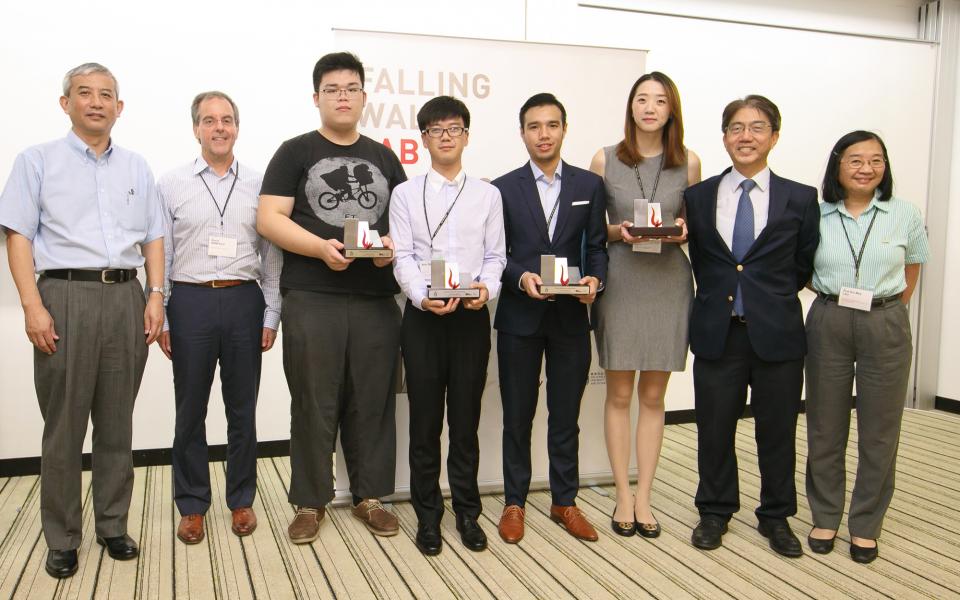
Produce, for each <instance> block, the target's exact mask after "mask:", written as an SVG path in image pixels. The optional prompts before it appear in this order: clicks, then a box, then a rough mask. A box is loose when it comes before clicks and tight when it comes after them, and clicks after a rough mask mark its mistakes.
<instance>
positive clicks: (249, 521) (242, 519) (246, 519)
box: [230, 506, 257, 537]
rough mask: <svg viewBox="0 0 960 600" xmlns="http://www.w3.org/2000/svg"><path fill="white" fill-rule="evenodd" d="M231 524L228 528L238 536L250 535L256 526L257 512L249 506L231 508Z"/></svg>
mask: <svg viewBox="0 0 960 600" xmlns="http://www.w3.org/2000/svg"><path fill="white" fill-rule="evenodd" d="M232 512H233V526H232V527H231V528H230V529H232V530H233V532H234V533H235V534H237V535H239V536H240V537H243V536H245V535H250V534H251V533H253V530H254V529H256V528H257V514H256V513H255V512H253V509H252V508H250V507H249V506H246V507H244V508H235V509H233V511H232Z"/></svg>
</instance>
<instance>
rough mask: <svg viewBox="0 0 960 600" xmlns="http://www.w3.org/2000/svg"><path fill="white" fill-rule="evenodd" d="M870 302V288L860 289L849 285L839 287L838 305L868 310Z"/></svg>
mask: <svg viewBox="0 0 960 600" xmlns="http://www.w3.org/2000/svg"><path fill="white" fill-rule="evenodd" d="M872 303H873V292H871V291H870V290H860V289H857V288H851V287H842V288H840V298H839V300H838V301H837V305H838V306H844V307H846V308H852V309H855V310H862V311H866V312H870V305H871V304H872Z"/></svg>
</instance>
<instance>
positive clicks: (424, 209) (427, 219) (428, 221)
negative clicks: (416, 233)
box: [423, 173, 467, 258]
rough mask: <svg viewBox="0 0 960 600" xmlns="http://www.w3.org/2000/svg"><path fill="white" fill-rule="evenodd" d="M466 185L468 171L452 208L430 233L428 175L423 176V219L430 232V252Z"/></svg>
mask: <svg viewBox="0 0 960 600" xmlns="http://www.w3.org/2000/svg"><path fill="white" fill-rule="evenodd" d="M465 187H467V174H466V173H464V174H463V183H462V184H460V189H459V190H458V191H457V196H456V197H455V198H454V199H453V202H452V203H451V204H450V208H448V209H447V212H446V213H444V215H443V218H442V219H440V224H439V225H437V228H436V229H434V230H433V233H430V217H428V216H427V176H426V175H424V176H423V220H424V221H426V223H427V233H429V234H430V253H431V254H433V239H434V238H435V237H437V234H438V233H440V228H441V227H443V224H444V223H446V222H447V217H449V216H450V213H451V212H453V207H454V206H456V205H457V200H459V199H460V194H462V193H463V188H465ZM441 189H442V188H441ZM431 258H432V257H431Z"/></svg>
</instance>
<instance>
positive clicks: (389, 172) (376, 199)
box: [260, 131, 407, 295]
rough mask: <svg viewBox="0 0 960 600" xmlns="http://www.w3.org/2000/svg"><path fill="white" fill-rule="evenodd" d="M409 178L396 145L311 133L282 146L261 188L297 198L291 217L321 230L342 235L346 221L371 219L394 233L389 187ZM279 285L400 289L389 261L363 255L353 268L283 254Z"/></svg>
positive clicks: (382, 291) (349, 289) (374, 291)
mask: <svg viewBox="0 0 960 600" xmlns="http://www.w3.org/2000/svg"><path fill="white" fill-rule="evenodd" d="M406 179H407V176H406V174H405V173H404V171H403V167H402V166H401V164H400V161H399V160H398V159H397V156H396V155H395V154H394V153H393V151H392V150H391V149H390V148H387V147H386V146H384V145H383V144H380V143H378V142H375V141H373V140H372V139H370V138H368V137H366V136H363V135H361V136H360V139H358V140H357V141H356V142H355V143H353V144H351V145H349V146H341V145H339V144H334V143H333V142H331V141H329V140H327V139H326V138H325V137H323V136H322V135H321V134H320V133H319V132H318V131H311V132H309V133H306V134H304V135H301V136H297V137H295V138H293V139H290V140H287V141H286V142H284V143H283V144H281V146H280V148H279V149H278V150H277V152H276V153H275V154H274V155H273V158H272V159H271V160H270V164H269V165H268V166H267V170H266V172H265V173H264V176H263V187H262V188H261V191H260V193H261V194H266V195H272V196H288V197H293V198H294V204H293V212H292V213H291V215H290V218H291V219H292V220H293V221H294V222H295V223H297V224H298V225H300V226H301V227H303V228H304V229H306V230H307V231H309V232H310V233H313V234H315V235H318V236H320V237H322V238H325V239H330V238H335V239H338V240H340V241H341V242H342V241H343V220H344V219H345V218H356V219H359V220H361V221H367V222H369V223H370V228H371V229H376V230H377V231H378V232H379V233H380V234H381V235H384V234H387V233H389V231H390V222H389V214H390V213H389V210H388V206H389V202H390V193H391V192H392V191H393V188H394V187H396V186H397V185H398V184H400V183H402V182H404V181H406ZM280 286H281V287H282V288H286V289H296V290H308V291H317V292H332V293H346V294H351V293H353V294H373V295H392V294H396V293H398V292H399V288H398V287H397V283H396V281H395V280H394V278H393V270H392V269H391V268H390V267H383V268H379V267H375V266H374V265H373V261H372V260H370V259H357V260H355V261H354V262H353V264H351V265H350V266H349V267H348V268H347V270H346V271H339V272H337V271H332V270H331V269H330V268H329V267H327V265H326V264H325V263H324V262H323V261H322V260H320V259H317V258H311V257H307V256H301V255H299V254H294V253H292V252H287V251H284V253H283V274H282V275H281V277H280Z"/></svg>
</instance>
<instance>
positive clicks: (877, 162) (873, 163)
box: [840, 157, 887, 171]
mask: <svg viewBox="0 0 960 600" xmlns="http://www.w3.org/2000/svg"><path fill="white" fill-rule="evenodd" d="M840 162H842V163H843V164H845V165H847V168H849V169H850V170H851V171H859V170H860V169H862V168H863V165H870V168H871V169H873V170H874V171H879V170H880V169H883V168H884V167H886V166H887V161H885V160H883V159H882V158H880V157H875V158H871V159H870V160H864V159H862V158H859V157H856V158H848V159H846V160H841V161H840Z"/></svg>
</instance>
